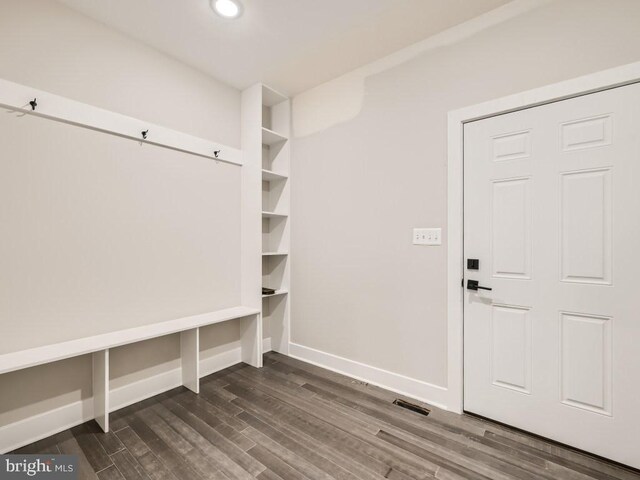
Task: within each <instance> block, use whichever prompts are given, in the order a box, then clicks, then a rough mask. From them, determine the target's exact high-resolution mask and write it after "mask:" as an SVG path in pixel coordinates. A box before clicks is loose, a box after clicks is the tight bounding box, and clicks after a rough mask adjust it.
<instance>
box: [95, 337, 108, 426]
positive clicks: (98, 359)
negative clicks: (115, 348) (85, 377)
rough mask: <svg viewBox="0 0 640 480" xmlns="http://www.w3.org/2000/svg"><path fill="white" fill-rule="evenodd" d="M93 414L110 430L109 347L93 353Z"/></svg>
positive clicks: (100, 423) (97, 420)
mask: <svg viewBox="0 0 640 480" xmlns="http://www.w3.org/2000/svg"><path fill="white" fill-rule="evenodd" d="M93 416H94V418H95V420H96V422H97V423H98V425H100V428H102V430H103V431H104V432H105V433H107V432H108V431H109V349H105V350H100V351H99V352H94V353H93Z"/></svg>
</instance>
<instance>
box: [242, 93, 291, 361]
mask: <svg viewBox="0 0 640 480" xmlns="http://www.w3.org/2000/svg"><path fill="white" fill-rule="evenodd" d="M242 102H243V145H242V150H243V154H244V162H245V166H244V170H245V172H246V176H245V185H246V186H247V187H246V188H247V190H249V189H252V188H254V186H255V196H254V193H249V196H250V197H251V198H250V203H251V205H253V204H254V203H256V204H257V203H259V205H260V207H259V210H258V211H257V212H256V214H257V216H258V218H260V217H261V222H262V226H261V229H262V236H261V238H262V248H261V249H260V248H259V247H257V249H258V251H257V253H258V255H259V256H260V257H261V261H260V267H261V268H260V273H261V281H262V286H263V287H268V288H272V289H275V290H276V293H274V294H272V295H262V294H261V293H260V297H259V301H260V302H261V309H262V325H263V331H264V336H265V338H270V339H271V348H272V349H273V350H275V351H277V352H280V353H284V354H288V353H289V308H290V303H291V299H290V293H289V292H290V284H289V282H290V269H291V259H290V255H289V247H290V218H289V213H290V187H291V179H290V144H289V143H290V142H289V136H290V132H291V103H290V101H289V99H288V98H287V97H285V96H284V95H282V94H280V93H278V92H277V91H275V90H274V89H272V88H269V87H267V86H265V85H255V86H253V87H251V88H249V89H247V90H245V91H244V92H243V97H242ZM246 198H247V197H246V195H245V199H246ZM251 222H253V217H252V218H251ZM253 225H254V224H253V223H251V225H250V228H254V227H253ZM251 248H253V247H251ZM243 251H244V252H246V249H245V250H243ZM252 251H253V250H251V252H252ZM251 252H246V253H245V259H246V260H245V265H246V268H247V275H251V276H253V275H255V271H256V268H255V264H254V262H257V261H255V260H254V258H255V257H254V256H253V254H252V253H251ZM252 278H253V277H252ZM249 304H250V303H249Z"/></svg>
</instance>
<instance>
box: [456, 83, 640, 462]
mask: <svg viewBox="0 0 640 480" xmlns="http://www.w3.org/2000/svg"><path fill="white" fill-rule="evenodd" d="M464 142H465V166H464V185H465V245H464V248H465V257H466V258H477V259H480V269H479V270H478V271H467V272H465V277H466V280H469V279H471V280H476V281H478V282H479V285H480V286H483V287H488V288H491V289H492V290H478V291H469V290H466V291H465V305H464V316H465V319H464V341H465V350H464V351H465V385H464V386H465V400H464V402H465V410H467V411H470V412H473V413H476V414H479V415H483V416H486V417H488V418H492V419H495V420H498V421H500V422H504V423H507V424H511V425H514V426H516V427H518V428H522V429H525V430H528V431H531V432H533V433H536V434H539V435H542V436H545V437H549V438H552V439H554V440H557V441H559V442H562V443H566V444H570V445H573V446H575V447H577V448H581V449H583V450H587V451H590V452H593V453H595V454H598V455H602V456H605V457H608V458H611V459H613V460H616V461H619V462H622V463H626V464H628V465H631V466H634V467H637V468H640V415H639V414H638V413H637V411H638V406H640V403H638V402H639V401H638V398H640V386H639V385H640V353H638V352H640V313H639V312H640V309H639V308H638V303H637V300H636V297H637V294H636V292H637V291H638V287H637V281H636V277H637V275H638V272H639V271H640V259H639V258H640V257H639V256H638V255H637V254H636V252H637V249H638V246H639V245H640V188H639V185H638V181H639V180H640V85H638V84H635V85H630V86H626V87H621V88H617V89H612V90H608V91H605V92H599V93H595V94H592V95H587V96H582V97H578V98H574V99H570V100H566V101H562V102H557V103H553V104H550V105H544V106H540V107H536V108H531V109H527V110H523V111H519V112H514V113H510V114H506V115H501V116H497V117H493V118H489V119H485V120H480V121H477V122H472V123H469V124H466V125H465V140H464Z"/></svg>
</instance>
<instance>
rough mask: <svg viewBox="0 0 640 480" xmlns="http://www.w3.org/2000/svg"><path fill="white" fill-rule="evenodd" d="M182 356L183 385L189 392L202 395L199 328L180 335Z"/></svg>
mask: <svg viewBox="0 0 640 480" xmlns="http://www.w3.org/2000/svg"><path fill="white" fill-rule="evenodd" d="M180 355H181V357H182V384H183V385H184V386H185V387H187V388H188V389H189V390H191V391H193V392H195V393H200V329H199V328H194V329H192V330H186V331H184V332H181V333H180Z"/></svg>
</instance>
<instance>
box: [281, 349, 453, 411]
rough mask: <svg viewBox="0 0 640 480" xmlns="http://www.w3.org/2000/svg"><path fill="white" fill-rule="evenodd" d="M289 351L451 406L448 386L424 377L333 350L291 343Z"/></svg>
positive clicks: (432, 402) (437, 404)
mask: <svg viewBox="0 0 640 480" xmlns="http://www.w3.org/2000/svg"><path fill="white" fill-rule="evenodd" d="M289 355H290V356H291V357H293V358H297V359H298V360H302V361H303V362H307V363H311V364H313V365H316V366H318V367H322V368H326V369H327V370H331V371H333V372H336V373H341V374H343V375H347V376H349V377H353V378H355V379H357V380H361V381H364V382H367V383H370V384H372V385H376V386H378V387H382V388H385V389H387V390H391V391H393V392H396V393H399V394H400V395H404V396H407V397H411V398H414V399H416V400H419V401H421V402H424V403H428V404H429V405H433V406H434V407H438V408H442V409H444V410H447V400H448V396H447V393H448V392H447V389H446V388H444V387H440V386H438V385H432V384H430V383H427V382H423V381H421V380H416V379H414V378H409V377H406V376H404V375H400V374H398V373H392V372H389V371H387V370H382V369H381V368H377V367H372V366H370V365H365V364H364V363H360V362H356V361H353V360H349V359H347V358H343V357H339V356H337V355H333V354H331V353H326V352H321V351H320V350H315V349H313V348H309V347H305V346H303V345H298V344H296V343H290V344H289Z"/></svg>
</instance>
